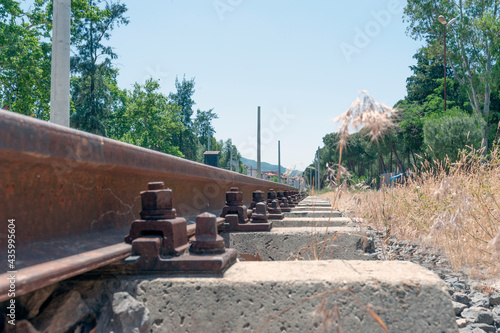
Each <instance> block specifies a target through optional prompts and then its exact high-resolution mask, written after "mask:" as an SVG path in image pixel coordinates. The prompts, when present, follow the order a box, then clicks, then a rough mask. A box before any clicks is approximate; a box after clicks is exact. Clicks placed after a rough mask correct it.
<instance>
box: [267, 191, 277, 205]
mask: <svg viewBox="0 0 500 333" xmlns="http://www.w3.org/2000/svg"><path fill="white" fill-rule="evenodd" d="M267 199H268V200H271V202H272V201H273V200H274V199H276V192H275V191H274V190H273V189H270V190H269V192H267Z"/></svg>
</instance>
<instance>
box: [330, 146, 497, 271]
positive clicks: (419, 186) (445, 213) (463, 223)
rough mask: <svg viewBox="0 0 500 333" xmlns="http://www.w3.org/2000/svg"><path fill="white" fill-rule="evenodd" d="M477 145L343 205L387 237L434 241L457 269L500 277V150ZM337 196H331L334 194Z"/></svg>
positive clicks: (356, 193)
mask: <svg viewBox="0 0 500 333" xmlns="http://www.w3.org/2000/svg"><path fill="white" fill-rule="evenodd" d="M481 153H482V151H476V150H474V149H473V148H471V147H468V149H467V150H464V151H462V152H461V153H460V156H459V159H458V160H457V162H454V163H451V162H450V161H449V160H448V161H444V162H438V161H434V162H433V163H431V162H428V161H426V162H424V163H423V164H422V168H420V169H419V170H418V171H417V172H413V173H412V175H411V177H410V178H408V180H407V182H406V183H405V184H397V185H395V186H392V187H383V188H381V189H380V190H378V191H350V192H347V193H346V194H345V195H344V196H343V198H342V202H341V203H340V205H341V206H343V207H344V208H346V209H348V210H351V214H353V216H356V217H362V218H364V221H365V222H366V223H368V224H370V225H372V226H375V227H376V228H377V229H378V230H380V231H383V232H385V234H386V235H387V237H389V236H396V237H398V238H400V239H408V240H413V241H417V242H421V243H424V244H427V245H434V246H436V247H438V248H440V249H442V250H444V252H445V253H446V254H447V255H448V258H449V260H450V262H451V264H452V265H453V266H454V267H455V268H456V269H462V270H465V271H466V272H467V273H468V274H470V275H472V276H473V277H476V278H490V277H496V278H499V277H500V149H499V146H498V145H495V146H494V147H493V149H492V151H491V152H490V154H489V155H488V158H487V159H486V160H485V159H484V158H483V157H482V156H481ZM332 196H333V197H334V198H333V199H335V195H330V197H332Z"/></svg>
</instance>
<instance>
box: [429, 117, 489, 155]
mask: <svg viewBox="0 0 500 333" xmlns="http://www.w3.org/2000/svg"><path fill="white" fill-rule="evenodd" d="M484 123H485V121H484V119H482V118H479V117H477V116H475V115H474V116H469V115H468V114H464V113H462V111H460V110H459V109H457V108H455V109H451V110H450V111H449V112H448V114H447V115H444V116H440V117H429V118H428V119H426V121H425V124H424V141H425V144H426V145H427V146H428V147H429V148H430V151H429V155H433V156H435V157H436V158H437V159H438V160H443V159H444V158H446V157H449V158H450V159H451V161H455V160H456V159H457V154H458V152H459V150H460V149H464V148H465V147H466V145H469V146H472V147H474V148H476V149H478V148H479V147H480V146H481V140H482V138H483V128H484Z"/></svg>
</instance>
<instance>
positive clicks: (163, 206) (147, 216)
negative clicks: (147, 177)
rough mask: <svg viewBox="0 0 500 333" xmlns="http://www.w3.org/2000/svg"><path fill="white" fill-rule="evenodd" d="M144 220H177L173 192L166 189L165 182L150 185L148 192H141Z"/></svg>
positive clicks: (142, 216)
mask: <svg viewBox="0 0 500 333" xmlns="http://www.w3.org/2000/svg"><path fill="white" fill-rule="evenodd" d="M141 203H142V211H141V213H140V214H141V218H142V219H143V220H151V219H152V220H158V219H175V218H176V217H177V214H176V212H175V209H173V203H172V190H171V189H169V188H168V189H165V184H163V182H151V183H148V190H147V191H142V192H141Z"/></svg>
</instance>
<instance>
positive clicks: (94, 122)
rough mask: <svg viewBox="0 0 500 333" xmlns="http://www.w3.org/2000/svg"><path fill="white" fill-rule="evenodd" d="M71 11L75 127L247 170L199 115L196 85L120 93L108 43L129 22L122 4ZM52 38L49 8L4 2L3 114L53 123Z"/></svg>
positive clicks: (81, 2) (80, 0)
mask: <svg viewBox="0 0 500 333" xmlns="http://www.w3.org/2000/svg"><path fill="white" fill-rule="evenodd" d="M71 10H72V13H71V15H72V26H71V47H72V49H71V88H70V89H71V107H70V108H71V110H70V113H71V122H70V125H71V127H73V128H76V129H79V130H83V131H87V132H90V133H94V134H98V135H102V136H106V137H110V138H112V139H116V140H120V141H124V142H128V143H131V144H134V145H138V146H141V147H144V148H148V149H153V150H156V151H160V152H164V153H168V154H172V155H175V156H180V157H185V158H187V159H190V160H194V161H199V162H202V161H203V152H204V151H205V150H207V149H208V148H210V150H219V151H221V155H222V156H221V159H220V162H221V163H220V166H221V167H223V168H227V169H229V168H231V167H232V170H235V171H239V172H243V171H246V170H244V168H243V164H242V163H241V162H240V161H239V157H241V156H240V154H239V152H238V150H237V149H236V147H235V146H234V145H233V144H232V141H231V139H228V140H226V141H222V140H220V141H217V140H216V139H215V138H214V137H213V135H214V134H215V129H214V127H213V126H212V121H213V119H217V114H216V113H215V112H213V109H210V110H207V111H204V110H200V109H197V110H196V112H194V111H195V110H194V108H193V107H194V106H195V105H196V103H195V101H194V99H193V95H194V93H195V78H189V79H186V77H183V78H182V80H180V79H179V78H176V79H175V88H176V91H175V92H171V93H170V94H168V95H165V94H162V93H161V92H160V83H159V81H155V80H153V79H149V80H146V81H145V82H144V83H139V82H136V83H135V84H134V86H133V88H132V89H131V90H128V89H121V88H119V87H118V84H117V77H118V75H119V71H118V69H117V68H116V65H115V63H116V60H117V59H118V55H117V54H116V53H115V52H114V49H113V47H112V46H111V45H108V44H109V43H108V40H109V39H110V37H111V35H112V33H113V31H114V29H118V28H120V27H122V26H125V25H127V24H128V23H129V18H128V17H127V16H126V15H127V6H126V4H125V3H122V2H120V1H108V0H72V1H71ZM51 31H52V1H50V0H33V1H31V2H28V3H21V2H19V1H14V0H6V1H2V2H1V3H0V108H5V109H7V110H10V111H13V112H18V113H21V114H24V115H28V116H32V117H35V118H39V119H42V120H49V114H50V108H49V103H50V74H51V73H50V71H51V68H50V67H51V66H50V64H51ZM231 156H232V157H233V160H232V161H231Z"/></svg>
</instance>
